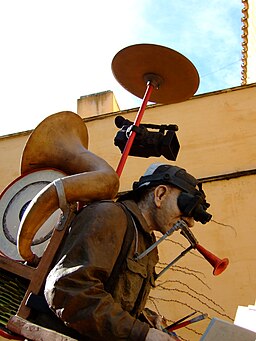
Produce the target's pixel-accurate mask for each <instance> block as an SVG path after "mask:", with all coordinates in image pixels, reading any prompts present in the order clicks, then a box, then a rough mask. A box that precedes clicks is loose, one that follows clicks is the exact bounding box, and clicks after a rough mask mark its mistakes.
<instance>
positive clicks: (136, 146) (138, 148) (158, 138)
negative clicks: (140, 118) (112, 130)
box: [114, 116, 180, 161]
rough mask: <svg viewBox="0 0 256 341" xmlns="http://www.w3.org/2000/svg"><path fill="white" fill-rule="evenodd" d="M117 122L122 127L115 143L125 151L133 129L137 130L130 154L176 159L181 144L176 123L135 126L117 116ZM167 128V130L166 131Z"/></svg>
mask: <svg viewBox="0 0 256 341" xmlns="http://www.w3.org/2000/svg"><path fill="white" fill-rule="evenodd" d="M115 123H116V125H117V127H118V128H121V129H120V130H119V131H118V132H117V134H116V136H115V139H114V144H115V146H117V147H118V148H119V149H120V150H121V152H123V150H124V148H125V145H126V142H127V140H128V138H129V135H130V133H131V132H132V131H135V132H136V135H135V139H134V142H133V145H132V147H131V149H130V153H129V155H131V156H138V157H145V158H148V157H150V156H155V157H159V156H161V155H163V156H164V157H165V158H166V159H167V160H173V161H174V160H176V158H177V155H178V152H179V149H180V144H179V141H178V138H177V136H176V132H175V131H176V130H178V127H177V126H176V125H153V124H143V125H142V124H141V125H140V126H139V127H137V126H134V125H133V123H132V122H130V121H129V120H126V119H124V118H123V117H122V116H117V118H116V120H115ZM147 128H151V129H158V130H159V131H157V132H155V131H149V130H148V129H147ZM165 130H167V131H166V132H165Z"/></svg>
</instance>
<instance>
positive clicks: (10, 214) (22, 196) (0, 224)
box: [0, 169, 66, 261]
mask: <svg viewBox="0 0 256 341" xmlns="http://www.w3.org/2000/svg"><path fill="white" fill-rule="evenodd" d="M64 176H66V174H65V173H64V172H62V171H60V170H57V169H40V170H34V171H32V172H29V173H24V174H22V175H21V176H20V177H18V178H17V179H15V180H14V181H13V182H12V183H11V184H10V185H8V186H7V187H6V188H5V189H4V190H3V192H2V193H1V194H0V254H2V255H4V256H6V257H9V258H11V259H14V260H17V261H22V260H23V259H22V258H21V256H20V255H19V252H18V250H17V234H18V230H19V225H20V222H21V218H22V217H23V215H24V213H25V211H26V208H27V207H28V205H29V203H30V202H31V200H32V199H33V198H34V197H35V196H36V195H37V194H38V193H39V192H40V191H41V190H42V189H43V188H44V187H45V186H47V185H48V184H49V183H51V182H52V181H54V180H56V179H59V178H62V177H64ZM61 213H62V211H61V210H60V209H58V210H57V211H55V212H54V213H53V214H52V215H51V216H50V217H49V218H48V219H47V220H46V221H45V223H44V224H43V225H42V227H41V228H40V230H39V231H38V232H37V234H36V235H35V238H34V240H33V243H32V249H33V250H34V252H35V253H36V254H37V255H38V256H39V257H40V256H42V254H43V252H44V250H45V248H46V246H47V244H48V242H49V238H50V237H51V234H52V231H53V228H54V226H55V224H56V223H57V222H58V220H59V218H60V215H61Z"/></svg>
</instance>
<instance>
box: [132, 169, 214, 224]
mask: <svg viewBox="0 0 256 341" xmlns="http://www.w3.org/2000/svg"><path fill="white" fill-rule="evenodd" d="M158 185H172V186H175V187H177V188H179V189H180V190H181V193H180V195H179V196H178V199H177V204H178V207H179V209H180V211H181V212H182V213H183V215H184V216H187V217H193V218H194V219H195V220H196V221H200V222H201V223H202V224H205V223H207V222H208V221H209V220H210V219H211V217H212V215H211V214H209V213H208V212H206V210H207V208H208V207H209V206H210V204H209V203H207V202H206V200H205V194H204V191H203V190H202V186H200V185H199V181H198V180H197V179H196V178H194V177H193V176H192V175H190V174H189V173H187V172H186V170H185V169H183V168H180V167H178V166H171V165H166V164H161V163H154V164H152V165H151V166H150V167H149V168H148V169H147V170H146V172H145V174H144V175H143V176H142V177H141V178H140V179H139V181H137V182H134V183H133V191H132V192H133V193H134V194H136V193H137V194H139V195H140V194H141V193H143V191H144V190H146V189H147V188H151V187H155V186H158Z"/></svg>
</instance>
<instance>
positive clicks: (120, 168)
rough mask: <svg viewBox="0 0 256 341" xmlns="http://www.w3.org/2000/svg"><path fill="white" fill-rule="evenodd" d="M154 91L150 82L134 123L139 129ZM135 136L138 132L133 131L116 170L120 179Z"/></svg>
mask: <svg viewBox="0 0 256 341" xmlns="http://www.w3.org/2000/svg"><path fill="white" fill-rule="evenodd" d="M153 89H154V86H153V85H152V83H151V82H148V84H147V88H146V91H145V95H144V97H143V101H142V104H141V106H140V108H139V111H138V113H137V116H136V118H135V121H134V125H135V126H136V127H139V125H140V122H141V119H142V116H143V114H144V111H145V109H146V106H147V103H148V101H149V98H150V95H151V93H152V91H153ZM135 136H136V132H135V131H132V132H131V134H130V136H129V138H128V140H127V142H126V145H125V147H124V150H123V155H122V157H121V159H120V161H119V164H118V167H117V169H116V172H117V174H118V176H119V177H120V176H121V173H122V171H123V168H124V165H125V162H126V160H127V157H128V155H129V152H130V149H131V147H132V144H133V141H134V139H135Z"/></svg>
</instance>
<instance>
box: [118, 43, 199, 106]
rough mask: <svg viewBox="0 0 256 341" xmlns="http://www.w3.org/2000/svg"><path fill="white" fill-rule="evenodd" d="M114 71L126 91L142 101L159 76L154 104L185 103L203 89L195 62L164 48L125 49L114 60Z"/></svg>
mask: <svg viewBox="0 0 256 341" xmlns="http://www.w3.org/2000/svg"><path fill="white" fill-rule="evenodd" d="M112 72H113V74H114V76H115V78H116V80H117V81H118V82H119V83H120V84H121V85H122V86H123V87H124V88H125V89H126V90H128V91H129V92H131V93H132V94H133V95H135V96H137V97H139V98H143V97H144V94H145V90H146V85H147V80H149V79H150V80H151V78H152V75H153V77H154V75H155V78H156V80H157V81H158V80H160V84H159V88H158V89H157V87H154V89H153V91H152V94H151V97H150V102H155V103H161V104H168V103H177V102H182V101H185V100H187V99H189V98H190V97H192V96H193V95H194V94H195V92H196V91H197V89H198V86H199V75H198V72H197V70H196V68H195V66H194V65H193V64H192V62H191V61H190V60H189V59H187V58H186V57H185V56H183V55H182V54H180V53H179V52H177V51H175V50H172V49H170V48H167V47H164V46H161V45H154V44H136V45H131V46H128V47H126V48H124V49H122V50H121V51H119V52H118V53H117V54H116V55H115V57H114V58H113V60H112ZM148 75H150V76H148ZM150 77H151V78H150Z"/></svg>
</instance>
